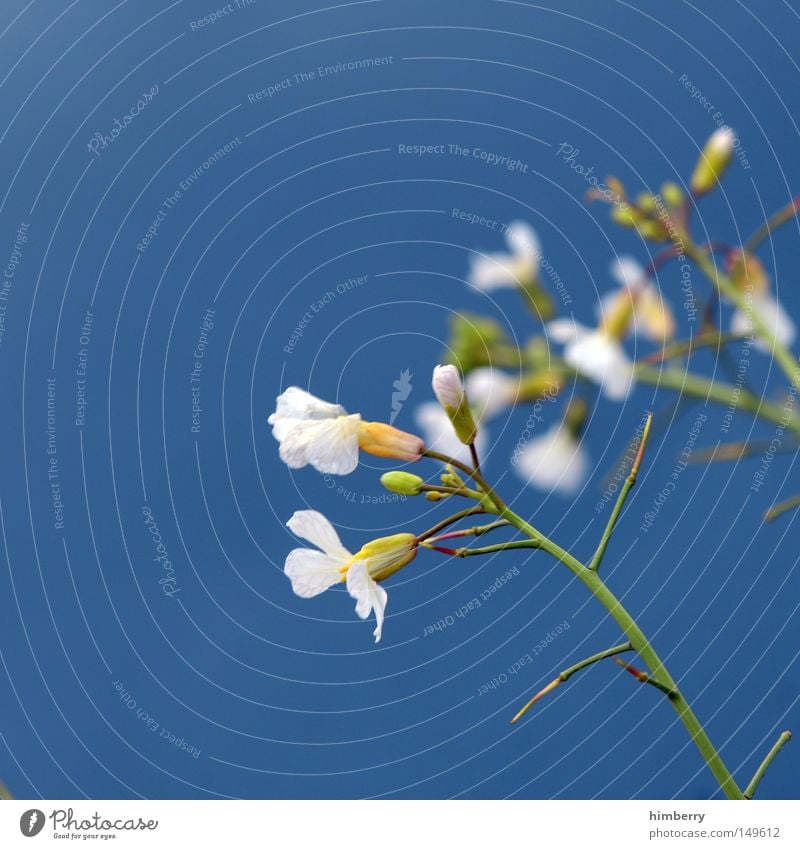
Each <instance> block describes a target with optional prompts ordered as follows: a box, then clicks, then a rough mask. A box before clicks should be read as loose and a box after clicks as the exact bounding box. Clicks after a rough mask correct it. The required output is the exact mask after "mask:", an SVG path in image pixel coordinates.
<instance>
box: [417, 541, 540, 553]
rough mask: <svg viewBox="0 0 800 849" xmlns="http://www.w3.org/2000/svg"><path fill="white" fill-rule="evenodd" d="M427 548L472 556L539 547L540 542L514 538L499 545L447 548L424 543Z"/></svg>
mask: <svg viewBox="0 0 800 849" xmlns="http://www.w3.org/2000/svg"><path fill="white" fill-rule="evenodd" d="M423 545H424V547H425V548H432V549H433V550H434V551H439V552H441V553H442V554H449V555H450V556H451V557H470V556H471V555H473V554H494V553H495V552H498V551H508V550H513V549H515V548H539V543H538V542H537V541H536V540H532V539H519V540H512V541H511V542H498V543H497V545H485V546H483V547H482V548H445V547H444V546H443V545H432V544H431V542H426V543H423Z"/></svg>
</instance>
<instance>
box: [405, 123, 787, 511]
mask: <svg viewBox="0 0 800 849" xmlns="http://www.w3.org/2000/svg"><path fill="white" fill-rule="evenodd" d="M736 144H737V141H736V137H735V135H734V134H733V132H732V131H731V130H730V128H727V127H725V128H722V129H720V130H718V131H717V132H715V133H714V134H713V135H712V136H711V138H710V139H709V140H708V142H707V143H706V145H705V147H704V149H703V151H702V153H701V155H700V157H699V159H698V162H697V165H696V167H695V169H694V172H693V174H692V176H691V178H690V179H689V181H688V183H689V186H690V192H689V194H686V193H685V192H684V191H683V190H682V189H681V188H680V186H678V185H677V184H675V183H665V184H664V185H663V186H662V187H661V191H660V193H659V194H657V195H653V194H649V193H641V194H640V195H638V196H637V197H636V198H635V199H634V198H630V197H629V196H628V194H627V192H626V189H625V187H624V186H623V185H622V183H621V182H620V181H619V180H618V179H616V178H615V177H609V178H607V180H606V183H607V184H608V185H609V186H611V187H612V188H613V189H614V192H613V198H614V200H613V203H612V218H613V219H614V220H615V221H616V222H617V223H619V224H620V225H622V226H623V227H628V228H632V229H635V230H636V231H637V232H638V233H639V234H640V236H641V237H642V238H643V239H644V240H646V241H648V242H651V243H653V244H656V245H659V244H660V245H663V246H664V247H663V248H662V249H661V251H660V252H658V253H656V254H655V255H653V256H652V257H651V258H650V259H649V261H648V263H647V265H646V266H644V265H642V264H641V263H639V262H638V261H637V260H636V259H634V258H633V257H631V256H618V257H616V258H615V259H614V260H613V261H612V262H611V264H610V276H611V278H612V279H613V281H614V282H615V286H614V287H613V288H612V289H610V290H609V291H608V292H607V293H605V294H603V295H601V296H600V297H599V299H598V307H597V310H596V314H595V320H594V323H593V324H591V325H589V324H584V323H580V322H578V321H577V320H576V319H575V318H574V317H573V316H572V315H569V316H557V315H555V302H554V299H553V298H552V296H551V293H550V292H548V291H547V286H546V285H545V283H544V281H543V280H542V275H541V273H540V270H541V268H542V267H543V265H544V261H543V254H542V247H541V243H540V240H539V238H538V236H537V234H536V233H535V231H534V230H533V228H532V227H531V226H530V225H528V224H527V223H525V222H522V221H515V222H514V223H512V224H511V225H509V226H508V227H507V228H506V231H505V238H506V242H507V248H508V250H507V252H495V253H487V254H479V255H477V256H476V258H474V259H473V260H472V263H471V267H470V270H469V274H468V278H467V280H468V283H469V284H470V285H471V286H473V287H474V288H476V289H478V290H482V291H487V292H488V291H491V292H495V291H496V290H499V289H511V290H515V291H517V292H518V293H519V294H520V295H521V296H522V298H523V300H524V301H525V302H526V304H527V305H528V306H530V307H531V309H532V311H533V313H534V315H535V318H536V320H537V322H538V323H539V325H540V326H541V327H542V330H543V332H542V333H540V334H538V335H534V336H533V337H532V338H531V339H529V340H528V342H527V343H526V344H525V345H522V346H517V345H514V344H512V342H511V341H510V340H509V339H508V338H507V336H506V334H505V333H504V331H503V329H502V328H501V327H500V326H499V325H498V324H497V323H496V322H494V321H492V320H491V319H486V318H483V317H477V316H470V315H464V314H462V315H461V316H459V317H458V318H456V320H455V321H454V322H453V327H452V332H451V338H450V340H449V345H448V349H449V350H450V351H451V352H452V355H451V356H452V361H453V362H454V363H456V364H457V365H458V366H459V367H460V368H461V369H462V370H463V371H464V373H465V375H466V387H467V391H468V394H469V396H470V398H471V400H472V403H473V412H474V414H475V418H476V419H477V420H478V421H479V422H480V423H481V425H482V428H481V434H480V437H479V438H481V439H482V440H484V441H485V440H486V439H487V437H488V433H487V429H486V427H485V425H486V424H487V422H488V421H489V420H490V419H492V418H493V417H495V416H498V415H500V414H502V413H503V412H504V411H505V410H506V409H509V408H511V407H517V406H522V405H525V404H528V403H531V402H534V403H535V402H536V401H537V400H538V398H539V397H540V395H537V392H536V389H537V387H541V386H542V385H543V384H548V385H555V386H557V387H561V388H563V387H564V386H565V385H567V384H568V383H570V384H571V383H573V382H574V381H576V380H577V381H578V388H579V386H580V384H581V383H583V384H587V385H591V384H594V385H596V386H597V387H598V388H599V391H600V393H601V395H602V396H603V397H604V398H605V399H607V400H610V401H613V402H622V401H624V400H625V399H626V398H627V397H628V396H629V394H630V392H631V390H632V389H633V387H634V386H635V385H636V383H637V382H639V381H642V380H643V381H644V382H648V383H653V382H657V381H656V376H655V375H654V373H653V370H652V369H648V366H649V365H650V363H651V359H650V357H652V356H655V357H656V359H655V361H656V362H665V361H666V360H668V359H672V358H674V357H675V356H676V355H675V354H673V353H672V351H671V349H670V345H671V343H672V342H673V341H674V339H675V336H676V334H677V332H678V329H679V328H678V322H677V320H676V317H675V314H674V311H673V309H672V307H671V305H670V303H669V299H668V298H667V297H665V296H664V294H663V292H662V288H661V280H660V278H659V271H660V269H662V268H663V267H664V266H667V265H668V264H669V263H670V262H671V261H673V260H675V259H676V258H682V259H683V260H685V259H687V256H688V257H689V258H694V259H696V260H697V261H698V264H701V267H702V262H703V261H704V260H705V259H708V260H709V261H710V258H711V256H712V255H713V254H714V253H720V254H721V255H722V257H723V260H724V267H725V269H726V270H727V278H726V284H727V285H722V286H721V288H719V287H720V283H719V280H718V277H717V275H716V273H715V272H712V275H711V276H712V278H713V279H712V280H711V282H712V284H714V286H713V287H712V292H711V295H710V301H711V302H713V301H714V300H715V299H720V300H722V301H723V302H727V303H728V304H729V305H730V306H731V307H732V310H731V312H730V315H729V318H728V325H727V328H726V327H715V326H714V325H713V324H712V322H711V319H710V317H708V314H707V317H706V320H705V324H704V326H703V330H702V336H701V339H705V338H708V339H709V341H710V342H711V341H713V339H714V338H716V339H718V340H720V339H725V333H728V334H730V337H731V340H733V341H736V340H745V341H746V342H747V343H748V344H753V346H754V347H755V348H756V349H757V350H760V351H763V352H768V353H771V352H772V351H773V349H774V346H775V345H776V344H777V345H779V346H789V345H791V344H792V343H793V342H794V339H795V335H796V331H795V326H794V323H793V322H792V320H791V318H790V317H789V316H788V314H787V313H786V311H785V310H784V309H783V307H782V306H781V305H780V303H779V302H778V300H777V298H776V297H775V296H774V294H773V293H772V291H771V283H770V279H769V275H768V273H767V272H766V270H765V268H764V266H763V265H762V263H761V262H760V261H759V259H758V258H757V257H756V256H755V254H754V249H755V244H752V245H751V244H749V243H748V244H746V245H745V246H743V247H738V246H731V245H724V244H721V243H712V244H709V245H704V246H697V245H695V244H694V243H693V241H692V240H691V237H690V235H689V225H690V214H691V210H692V207H693V204H694V203H695V202H696V201H697V200H698V199H699V198H700V197H702V196H703V195H705V194H707V193H708V192H710V191H712V190H713V189H714V188H715V187H716V186H717V185H718V183H719V181H720V179H721V178H722V176H723V174H724V173H725V170H726V168H727V166H728V164H729V163H730V161H731V158H732V156H733V152H734V149H735V146H736ZM589 197H590V198H591V199H602V200H605V201H607V202H608V197H607V196H605V195H601V194H600V193H598V192H591V193H590V195H589ZM792 212H794V207H792ZM725 341H730V340H725ZM648 345H650V346H655V351H653V352H652V353H651V352H647V351H646V348H647V346H648ZM643 346H644V347H645V351H646V353H645V354H644V356H641V357H640V358H639V359H638V360H634V358H633V356H632V353H631V352H632V351H637V352H638V351H639V350H640V349H641V348H642V347H643ZM559 349H560V353H559ZM676 350H677V351H678V353H679V354H681V353H685V351H683V350H682V348H681V346H680V345H678V346H677V347H676ZM573 397H574V396H573ZM417 422H418V424H419V426H420V428H421V429H422V430H423V431H424V432H425V434H426V435H427V437H428V440H429V441H430V442H431V443H433V442H435V443H437V444H439V445H442V446H444V447H446V448H447V449H448V450H449V451H451V452H452V453H453V456H457V457H459V458H461V459H464V458H466V457H467V456H468V452H467V450H466V448H465V446H464V445H463V444H461V445H459V444H458V441H457V440H455V439H454V437H453V434H452V430H451V429H450V428H449V427H448V424H449V423H448V420H447V417H446V415H445V414H444V411H443V410H442V408H441V407H440V406H438V405H431V404H426V405H423V406H422V407H420V408H419V409H418V411H417ZM581 425H582V422H581V421H576V419H575V417H574V416H569V415H567V414H566V413H565V414H564V415H563V416H562V420H561V421H560V422H557V423H556V424H555V425H554V426H553V427H552V428H551V429H550V430H549V431H547V432H546V433H544V434H542V435H540V436H536V437H535V438H531V439H529V440H527V442H526V445H525V447H524V448H522V449H521V450H520V451H518V452H516V454H515V462H514V468H515V470H516V471H517V472H518V473H519V474H520V475H521V476H522V477H523V479H524V480H525V481H526V482H527V483H530V484H531V485H533V486H535V487H537V488H539V489H542V490H544V491H547V492H557V493H559V494H561V495H573V494H574V493H575V492H576V491H578V490H579V489H580V488H581V486H582V485H583V483H584V482H585V480H586V478H587V476H588V473H589V469H590V466H591V463H590V462H589V461H588V457H587V455H586V453H585V449H584V448H583V447H582V445H581V441H580V433H581ZM565 470H569V472H568V473H565Z"/></svg>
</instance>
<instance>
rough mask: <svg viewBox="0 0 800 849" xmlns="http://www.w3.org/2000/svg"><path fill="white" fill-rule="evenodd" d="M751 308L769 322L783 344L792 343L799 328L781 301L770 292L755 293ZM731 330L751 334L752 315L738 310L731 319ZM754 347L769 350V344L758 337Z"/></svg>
mask: <svg viewBox="0 0 800 849" xmlns="http://www.w3.org/2000/svg"><path fill="white" fill-rule="evenodd" d="M751 309H752V310H753V311H754V312H757V313H758V314H759V315H760V316H761V318H762V319H763V320H764V321H765V322H766V323H767V325H768V326H769V328H770V330H771V331H772V332H773V333H774V334H775V337H776V339H777V340H778V341H779V342H780V343H781V344H783V345H792V344H793V343H794V340H795V336H796V335H797V328H796V327H795V324H794V322H793V321H792V319H791V318H790V317H789V315H788V313H787V312H786V310H784V308H783V307H782V306H781V304H780V302H779V301H777V300H776V299H775V298H773V297H772V295H771V294H769V293H768V292H766V293H764V294H762V295H755V296H753V298H752V300H751ZM731 331H732V332H733V333H741V334H745V335H749V334H751V333H752V332H753V325H752V321H751V317H750V316H749V315H747V314H746V313H744V312H742V311H741V310H736V312H735V313H734V314H733V318H732V319H731ZM753 344H754V347H756V348H758V349H759V350H760V351H768V350H769V345H767V344H765V343H764V342H763V341H762V340H760V339H757V340H756V341H755V342H754V343H753Z"/></svg>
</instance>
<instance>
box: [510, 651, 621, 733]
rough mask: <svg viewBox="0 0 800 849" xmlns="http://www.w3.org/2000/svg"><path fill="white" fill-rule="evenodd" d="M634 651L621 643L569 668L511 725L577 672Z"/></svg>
mask: <svg viewBox="0 0 800 849" xmlns="http://www.w3.org/2000/svg"><path fill="white" fill-rule="evenodd" d="M632 649H633V646H632V645H631V644H630V643H621V644H620V645H618V646H613V647H612V648H610V649H606V650H605V651H601V652H598V653H597V654H593V655H592V656H591V657H587V658H586V659H585V660H581V661H580V662H578V663H576V664H575V665H574V666H569V667H567V668H566V669H565V670H564V671H563V672H559V674H558V677H556V678H555V679H554V680H553V681H551V682H550V683H549V684H548V685H547V686H546V687H545V688H544V689H543V690H539V692H538V693H537V694H536V695H535V696H534V697H533V698H532V699H531V700H530V701H529V702H528V703H527V704H526V705H525V706H524V707H523V708H522V709H521V710H520V711H518V712H517V715H516V716H515V717H514V718H513V719H512V720H511V724H512V725H513V724H514V723H515V722H516V721H517V720H518V719H519V718H520V717H521V716H523V714H525V713H527V712H528V711H529V710H530V709H531V708H532V707H533V706H534V704H536V702H538V701H539V699H541V698H542V696H546V695H547V694H548V693H549V692H551V691H552V690H555V688H556V687H557V686H558V685H559V684H563V683H564V681H566V680H567V679H568V678H569V677H570V676H571V675H574V674H575V673H576V672H580V670H581V669H585V668H586V667H587V666H591V664H593V663H597V661H598V660H605V659H606V658H607V657H613V656H614V655H615V654H621V653H622V652H624V651H631V650H632Z"/></svg>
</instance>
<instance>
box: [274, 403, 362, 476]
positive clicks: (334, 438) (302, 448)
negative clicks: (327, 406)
mask: <svg viewBox="0 0 800 849" xmlns="http://www.w3.org/2000/svg"><path fill="white" fill-rule="evenodd" d="M360 422H361V416H360V415H358V414H357V413H355V414H354V415H352V416H340V417H339V418H337V419H322V420H319V421H316V420H310V421H303V420H300V419H282V420H280V421H278V422H276V424H275V426H274V428H273V431H272V433H273V436H275V438H276V439H278V440H279V441H280V443H281V447H280V455H281V460H283V462H284V463H286V465H287V466H289V468H291V469H301V468H302V467H303V466H306V465H308V464H309V463H310V464H311V465H312V466H313V467H314V468H315V469H316V470H317V471H319V472H325V473H328V474H332V475H347V474H350V472H352V471H354V470H355V468H356V466H358V429H359V426H360Z"/></svg>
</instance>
